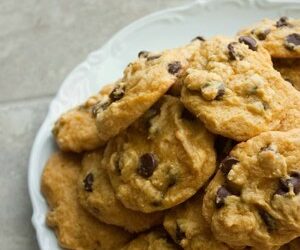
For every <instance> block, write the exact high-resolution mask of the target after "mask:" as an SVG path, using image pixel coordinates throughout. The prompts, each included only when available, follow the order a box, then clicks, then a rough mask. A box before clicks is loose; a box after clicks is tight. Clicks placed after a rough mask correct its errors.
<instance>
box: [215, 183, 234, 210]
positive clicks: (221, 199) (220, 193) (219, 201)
mask: <svg viewBox="0 0 300 250" xmlns="http://www.w3.org/2000/svg"><path fill="white" fill-rule="evenodd" d="M230 195H232V194H231V193H230V192H229V191H228V190H227V189H226V188H225V187H224V186H221V187H219V189H218V190H217V194H216V200H215V202H216V207H217V208H221V207H223V206H224V204H225V199H226V197H227V196H230Z"/></svg>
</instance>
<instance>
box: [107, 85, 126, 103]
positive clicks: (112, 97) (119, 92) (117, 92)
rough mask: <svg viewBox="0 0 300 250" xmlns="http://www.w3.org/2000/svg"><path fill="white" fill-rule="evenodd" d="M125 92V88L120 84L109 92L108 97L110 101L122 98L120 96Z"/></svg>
mask: <svg viewBox="0 0 300 250" xmlns="http://www.w3.org/2000/svg"><path fill="white" fill-rule="evenodd" d="M124 94H125V90H124V88H123V87H121V86H117V87H115V88H114V89H113V91H112V92H111V93H110V95H109V98H110V100H111V101H112V102H115V101H118V100H120V99H122V97H123V96H124Z"/></svg>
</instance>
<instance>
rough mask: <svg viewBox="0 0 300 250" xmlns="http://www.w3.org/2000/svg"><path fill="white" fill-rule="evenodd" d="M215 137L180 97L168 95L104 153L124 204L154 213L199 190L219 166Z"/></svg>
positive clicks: (117, 138) (115, 187) (114, 185)
mask: <svg viewBox="0 0 300 250" xmlns="http://www.w3.org/2000/svg"><path fill="white" fill-rule="evenodd" d="M213 143H214V137H213V135H211V134H210V133H209V132H208V131H207V130H206V129H205V128H204V126H203V125H202V123H201V122H200V121H199V120H198V119H196V118H195V117H193V116H192V115H191V114H190V113H189V112H188V111H187V110H185V109H184V107H183V105H182V104H181V102H180V101H179V99H178V98H176V97H171V96H164V97H163V98H162V99H160V101H159V102H158V103H157V104H156V105H154V106H153V107H152V108H151V109H150V110H149V111H148V112H146V113H145V115H144V116H143V117H141V118H140V119H139V120H138V121H136V122H135V123H134V124H133V125H132V126H130V127H129V128H128V129H127V130H126V131H124V132H123V133H121V134H119V135H118V136H116V137H115V138H114V139H112V140H111V141H110V142H109V143H108V144H107V147H106V149H105V152H104V160H103V165H104V166H107V170H108V174H109V177H110V181H111V184H112V186H113V188H114V190H115V193H116V195H117V197H118V199H120V200H121V201H122V203H123V204H124V206H126V207H128V208H130V209H133V210H137V211H142V212H145V213H150V212H154V211H159V210H165V209H168V208H170V207H173V206H175V205H177V204H179V203H181V202H183V201H185V200H187V199H188V198H189V197H191V196H192V195H194V194H195V193H196V192H197V190H198V189H199V188H200V187H201V186H203V184H204V183H205V182H206V181H207V180H208V179H209V177H210V176H211V175H212V174H213V172H214V170H215V152H214V148H213Z"/></svg>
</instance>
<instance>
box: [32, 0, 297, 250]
mask: <svg viewBox="0 0 300 250" xmlns="http://www.w3.org/2000/svg"><path fill="white" fill-rule="evenodd" d="M217 3H218V4H224V3H237V4H239V5H245V4H250V5H260V6H261V5H264V4H265V5H267V6H268V7H272V6H277V7H278V5H282V4H284V5H286V6H287V5H290V7H293V4H295V6H297V8H299V7H300V1H299V0H244V1H239V0H223V1H222V2H221V3H220V2H219V1H218V0H194V1H191V2H189V3H187V4H184V5H181V6H177V7H172V8H167V9H164V10H160V11H156V12H154V13H152V14H149V15H146V16H145V17H142V18H140V19H137V20H136V21H134V22H132V23H130V24H129V25H127V26H125V27H124V28H122V29H121V30H119V31H118V32H117V33H116V34H115V35H113V36H112V37H111V38H110V39H109V40H108V41H107V42H106V43H105V44H104V45H103V46H102V47H101V48H100V49H98V50H95V51H93V52H91V53H90V54H89V55H88V56H87V58H86V60H85V61H84V62H82V63H80V64H79V65H78V66H76V67H75V68H74V69H73V70H72V71H71V72H70V73H69V74H68V75H67V77H66V78H65V80H64V81H63V83H62V85H61V86H60V88H59V90H58V92H57V94H56V95H55V96H54V98H53V99H52V101H51V102H50V104H49V108H48V112H47V115H46V118H45V119H44V121H43V123H42V125H41V127H40V128H39V130H38V132H37V134H36V137H35V139H34V142H33V146H32V149H31V153H30V158H29V167H28V176H27V180H28V191H29V196H30V200H31V204H32V209H33V214H32V219H31V221H32V224H33V227H34V229H35V231H36V236H37V241H38V245H39V247H40V249H48V248H45V247H44V244H43V243H45V242H43V241H44V240H45V239H42V235H41V233H40V230H41V227H43V225H42V224H41V222H40V220H39V217H40V216H43V215H44V214H40V213H38V212H39V209H40V201H39V199H40V198H42V199H43V197H42V195H41V192H40V190H36V189H34V187H32V181H35V180H36V178H35V177H34V175H35V173H34V171H33V170H34V169H35V165H36V164H37V161H38V160H37V159H36V158H37V152H39V146H40V145H42V144H43V143H45V142H46V139H47V138H46V139H45V135H47V134H48V135H49V130H48V128H49V125H50V122H51V117H52V113H53V110H54V109H55V105H59V104H60V101H61V98H62V93H63V92H64V90H65V89H66V88H67V87H68V84H69V82H70V79H71V77H72V76H74V75H75V74H80V73H81V72H80V71H82V70H83V68H84V67H88V65H89V63H90V61H91V60H92V59H93V58H94V56H95V55H98V54H99V53H107V52H108V51H110V48H111V47H112V45H113V44H114V43H115V42H116V41H118V39H119V38H121V37H123V36H125V35H126V34H127V35H128V34H130V33H133V32H134V31H135V30H137V29H138V28H140V27H142V26H144V25H147V24H150V23H151V22H153V21H155V18H157V17H161V15H162V14H170V13H176V12H178V11H184V10H187V9H189V8H192V7H193V6H195V5H198V4H200V5H201V6H203V7H205V6H209V5H212V6H213V5H214V4H217ZM104 61H105V59H104V60H103V58H102V59H101V60H100V63H103V62H104ZM48 240H49V239H48Z"/></svg>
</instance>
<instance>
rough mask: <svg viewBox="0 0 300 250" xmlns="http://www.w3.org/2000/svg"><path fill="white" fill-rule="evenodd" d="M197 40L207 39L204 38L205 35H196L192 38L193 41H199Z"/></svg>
mask: <svg viewBox="0 0 300 250" xmlns="http://www.w3.org/2000/svg"><path fill="white" fill-rule="evenodd" d="M197 40H199V41H202V42H204V41H205V38H204V37H203V36H196V37H195V38H194V39H193V40H192V42H193V41H197Z"/></svg>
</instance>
